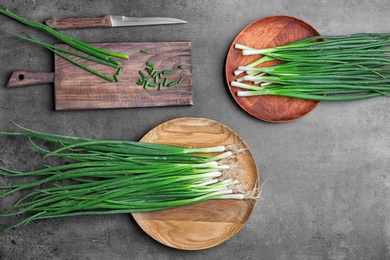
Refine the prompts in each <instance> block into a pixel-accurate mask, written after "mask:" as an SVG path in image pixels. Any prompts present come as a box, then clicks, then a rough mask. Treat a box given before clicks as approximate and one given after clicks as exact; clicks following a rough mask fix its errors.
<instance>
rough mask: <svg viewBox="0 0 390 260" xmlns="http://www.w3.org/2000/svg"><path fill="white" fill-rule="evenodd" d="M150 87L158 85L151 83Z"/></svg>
mask: <svg viewBox="0 0 390 260" xmlns="http://www.w3.org/2000/svg"><path fill="white" fill-rule="evenodd" d="M148 86H149V87H155V86H156V83H151V82H150V83H149V85H148Z"/></svg>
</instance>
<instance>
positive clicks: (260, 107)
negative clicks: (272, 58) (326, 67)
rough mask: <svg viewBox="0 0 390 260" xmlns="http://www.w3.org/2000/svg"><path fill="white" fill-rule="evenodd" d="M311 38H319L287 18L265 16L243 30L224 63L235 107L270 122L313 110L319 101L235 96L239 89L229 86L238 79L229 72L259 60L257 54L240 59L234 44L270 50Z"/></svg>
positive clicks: (299, 23) (282, 120)
mask: <svg viewBox="0 0 390 260" xmlns="http://www.w3.org/2000/svg"><path fill="white" fill-rule="evenodd" d="M315 35H319V33H318V32H317V31H316V30H315V29H314V28H313V27H311V26H310V25H309V24H307V23H305V22H303V21H302V20H299V19H296V18H294V17H290V16H269V17H266V18H263V19H259V20H257V21H255V22H253V23H251V24H249V25H248V26H247V27H245V28H244V29H243V30H242V31H241V32H240V33H239V34H238V35H237V37H236V38H235V39H234V41H233V43H232V45H231V46H230V49H229V52H228V55H227V58H226V64H225V66H226V67H225V72H226V80H227V84H228V87H229V90H230V92H231V94H232V96H233V98H234V99H235V101H236V102H237V103H238V105H239V106H240V107H241V108H242V109H244V110H245V111H246V112H248V113H249V114H250V115H252V116H254V117H256V118H258V119H261V120H264V121H267V122H274V123H282V122H289V121H292V120H295V119H298V118H300V117H302V116H304V115H306V114H308V113H309V112H311V111H312V110H313V109H314V108H316V107H317V106H318V104H319V103H320V102H319V101H308V100H302V99H295V98H288V97H279V96H271V95H267V96H256V97H238V96H237V91H238V90H239V89H238V88H236V87H232V86H231V85H230V82H231V81H233V80H236V79H237V78H238V77H241V76H242V75H239V76H235V75H234V74H233V71H234V70H236V69H237V67H238V66H239V65H246V64H249V63H251V62H253V61H255V60H257V59H259V58H260V57H261V56H260V55H250V56H243V55H242V54H241V50H237V49H235V48H234V45H235V44H236V43H240V44H244V45H246V46H249V47H252V48H270V47H276V46H281V45H285V44H287V43H291V42H294V41H297V40H301V39H304V38H308V37H311V36H315ZM265 65H266V66H272V65H275V62H268V63H266V64H264V65H262V66H265Z"/></svg>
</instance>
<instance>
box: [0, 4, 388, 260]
mask: <svg viewBox="0 0 390 260" xmlns="http://www.w3.org/2000/svg"><path fill="white" fill-rule="evenodd" d="M5 4H6V5H7V6H2V7H4V8H7V9H9V10H11V11H13V12H15V13H17V14H20V15H22V16H24V17H26V18H29V19H31V20H35V21H40V22H43V21H44V20H45V19H47V18H49V17H51V16H56V17H61V18H62V17H68V16H102V15H105V14H123V15H130V16H131V15H133V16H171V17H176V18H181V19H184V20H187V21H188V24H185V25H175V26H149V27H126V28H115V29H86V30H69V31H68V32H67V33H68V34H69V35H71V36H74V37H76V38H78V39H80V40H84V41H88V42H132V41H171V40H174V41H176V40H177V41H180V40H183V41H191V43H192V62H193V84H194V85H193V91H194V105H193V106H185V107H164V108H131V109H112V110H93V111H62V112H61V111H54V109H53V103H54V98H53V88H52V85H50V84H45V85H40V86H31V87H26V88H17V89H7V88H6V83H7V81H8V78H9V76H10V74H11V72H12V71H14V70H20V69H23V70H35V71H52V70H53V56H52V54H51V53H50V52H48V51H47V50H45V49H43V48H41V47H40V46H37V45H34V44H29V43H25V42H22V41H20V40H18V39H16V38H15V37H12V36H10V35H7V34H5V33H4V32H3V31H2V32H1V41H0V57H1V62H0V80H1V84H0V85H1V87H0V130H7V131H8V130H15V128H14V127H13V126H12V125H11V124H10V121H15V122H17V123H19V124H22V125H24V126H27V127H30V128H33V129H38V130H43V131H48V132H52V133H62V134H70V135H79V136H88V137H94V138H111V139H122V140H126V139H127V140H139V139H140V138H141V137H142V136H143V135H144V134H145V133H147V132H148V131H149V130H150V129H152V128H153V127H155V126H157V125H158V124H160V123H163V122H165V121H167V120H170V119H174V118H179V117H204V118H209V119H213V120H217V121H219V122H221V123H223V124H225V125H227V126H229V127H230V128H232V129H233V130H234V131H236V132H237V133H238V134H239V135H240V136H241V137H242V138H243V139H244V140H245V141H246V142H247V143H248V145H249V147H250V149H251V151H252V153H253V154H254V156H255V159H256V162H257V164H258V168H259V172H260V175H261V178H262V181H264V180H267V181H266V182H265V184H264V186H263V188H262V198H263V199H262V200H260V201H259V202H258V204H257V206H256V207H255V210H254V212H253V214H252V216H251V218H250V219H249V221H248V223H247V224H246V226H245V227H244V228H243V229H242V230H241V231H240V232H239V233H238V234H237V235H236V236H234V237H233V238H232V239H230V240H229V241H227V242H226V243H223V244H221V245H219V246H217V247H214V248H211V249H207V250H201V251H181V250H176V249H172V248H169V247H166V246H164V245H162V244H160V243H158V242H156V241H155V240H153V239H152V238H150V237H149V236H148V235H147V234H146V233H144V232H143V231H142V230H141V229H140V228H139V227H138V226H137V224H136V223H135V222H134V220H133V219H132V217H131V216H128V215H113V216H93V217H91V216H89V217H74V218H68V219H55V220H44V221H37V222H33V223H30V224H28V225H26V226H24V227H21V228H18V229H16V230H13V231H10V232H8V233H6V234H4V235H1V236H0V259H2V260H3V259H390V204H389V199H390V173H389V167H390V142H389V129H390V120H389V119H390V99H388V98H377V99H371V100H365V101H356V102H348V103H321V104H320V105H319V106H318V107H317V108H316V109H315V110H314V111H313V112H312V113H310V114H308V115H307V116H305V117H303V118H301V119H299V120H296V121H293V122H290V123H284V124H272V123H266V122H263V121H260V120H258V119H256V118H254V117H252V116H251V115H249V114H247V113H246V112H244V111H243V110H242V109H241V108H240V107H239V106H238V105H237V104H236V103H235V102H234V100H233V99H232V97H231V96H230V93H229V92H228V91H227V87H226V82H225V80H224V61H225V58H226V54H227V50H228V48H229V46H230V44H231V42H232V41H233V39H234V38H235V36H236V35H237V34H238V33H239V32H240V30H242V29H243V28H244V27H245V26H246V25H247V24H249V23H251V22H252V21H254V20H257V19H259V18H263V17H266V16H270V15H276V14H283V15H290V16H295V17H297V18H300V19H302V20H304V21H306V22H308V23H309V24H311V25H312V26H313V27H314V28H316V29H317V30H318V31H319V32H320V33H321V34H324V35H325V34H326V35H340V34H350V33H358V32H390V15H389V11H390V7H389V5H388V2H387V1H385V0H371V1H363V0H359V1H339V0H337V1H336V0H330V1H309V0H298V1H287V0H286V1H281V0H274V1H265V0H263V1H259V0H250V1H232V0H231V1H227V0H224V1H222V0H218V1H203V0H202V1H201V0H195V1H194V0H193V1H190V0H172V1H150V0H143V1H138V0H137V1H126V0H111V1H103V0H98V1H76V0H67V1H59V0H51V1H47V0H40V1H36V0H29V1H19V0H16V1H6V3H5ZM3 5H4V4H3ZM0 27H1V29H5V30H12V31H17V32H25V31H26V30H27V31H29V30H28V29H26V27H23V26H21V25H20V24H19V23H17V22H15V21H12V20H10V19H9V18H6V17H4V16H0ZM29 32H30V33H32V34H33V35H36V36H40V37H41V36H42V39H45V40H47V41H49V42H52V43H56V40H55V39H53V38H51V37H50V36H47V35H44V34H42V33H40V32H36V31H29ZM0 147H1V149H0V164H1V166H7V167H10V168H16V169H20V170H22V169H34V168H38V167H40V166H41V165H42V163H44V161H42V160H41V159H40V157H39V156H38V155H37V154H34V153H31V150H30V148H28V145H27V142H25V140H23V141H22V140H15V139H10V138H5V137H1V138H0ZM4 181H5V180H4V179H3V178H2V177H0V183H4ZM12 200H13V198H9V199H2V200H0V208H1V209H4V208H5V207H6V206H7V205H10V203H11V201H12ZM5 222H6V223H9V221H8V220H4V219H1V220H0V224H1V223H5Z"/></svg>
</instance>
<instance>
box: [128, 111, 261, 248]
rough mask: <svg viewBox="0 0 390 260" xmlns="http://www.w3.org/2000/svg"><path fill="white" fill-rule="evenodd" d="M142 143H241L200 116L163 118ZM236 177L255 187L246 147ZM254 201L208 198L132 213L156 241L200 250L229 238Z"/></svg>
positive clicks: (253, 168) (230, 132) (254, 171)
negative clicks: (188, 203) (191, 203)
mask: <svg viewBox="0 0 390 260" xmlns="http://www.w3.org/2000/svg"><path fill="white" fill-rule="evenodd" d="M141 141H142V142H152V143H161V144H170V145H179V146H185V147H208V146H216V145H230V144H241V145H242V146H243V147H246V148H247V145H246V144H245V143H244V141H243V140H242V139H241V138H240V137H239V136H238V135H237V134H236V133H235V132H234V131H233V130H231V129H229V128H228V127H226V126H224V125H222V124H220V123H218V122H216V121H213V120H209V119H204V118H178V119H173V120H170V121H167V122H165V123H163V124H161V125H159V126H157V127H155V128H154V129H152V130H151V131H150V132H149V133H147V134H146V135H145V136H144V137H143V138H142V139H141ZM238 161H240V162H241V164H240V169H242V170H244V171H245V174H243V175H240V180H241V181H242V182H244V183H246V184H247V185H248V187H250V188H253V189H256V193H257V194H256V195H258V187H259V185H258V184H259V175H258V171H257V166H256V162H255V160H254V158H253V156H252V154H251V152H250V150H249V149H247V150H246V151H245V152H243V153H241V154H239V158H238ZM255 203H256V200H209V201H205V202H201V203H198V204H194V205H189V206H182V207H178V208H174V209H169V210H162V211H155V212H146V213H133V214H132V215H133V217H134V219H135V221H136V222H137V223H138V225H139V226H140V227H141V228H142V229H143V230H144V231H145V232H146V233H147V234H148V235H149V236H151V237H152V238H154V239H155V240H157V241H158V242H160V243H162V244H164V245H167V246H169V247H173V248H176V249H182V250H200V249H206V248H210V247H213V246H217V245H219V244H221V243H223V242H225V241H227V240H229V239H230V238H232V237H233V236H234V235H235V234H236V233H237V232H238V231H240V230H241V228H242V227H243V226H244V225H245V223H246V222H247V220H248V219H249V216H250V214H251V213H252V210H253V208H254V206H255Z"/></svg>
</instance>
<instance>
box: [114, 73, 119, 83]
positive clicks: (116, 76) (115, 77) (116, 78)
mask: <svg viewBox="0 0 390 260" xmlns="http://www.w3.org/2000/svg"><path fill="white" fill-rule="evenodd" d="M114 79H115V81H116V82H119V77H118V75H117V74H115V75H114Z"/></svg>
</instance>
